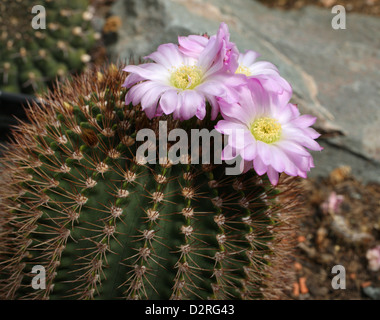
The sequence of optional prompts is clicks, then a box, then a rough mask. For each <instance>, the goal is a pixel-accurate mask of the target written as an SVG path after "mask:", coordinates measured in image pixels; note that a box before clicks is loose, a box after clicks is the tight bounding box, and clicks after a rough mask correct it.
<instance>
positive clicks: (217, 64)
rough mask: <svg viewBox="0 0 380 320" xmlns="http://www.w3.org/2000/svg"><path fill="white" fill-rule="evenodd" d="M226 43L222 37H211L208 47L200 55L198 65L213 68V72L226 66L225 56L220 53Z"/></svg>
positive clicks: (204, 68) (203, 67)
mask: <svg viewBox="0 0 380 320" xmlns="http://www.w3.org/2000/svg"><path fill="white" fill-rule="evenodd" d="M223 48H224V43H223V41H222V39H220V38H217V37H211V38H210V40H209V41H208V42H207V45H206V47H205V48H204V50H203V51H202V52H201V54H200V55H199V60H198V66H199V67H201V68H202V69H203V70H209V69H211V68H213V72H216V71H217V70H220V69H222V68H223V66H224V61H223V58H224V57H223V56H222V55H220V54H219V53H220V52H221V51H222V50H223Z"/></svg>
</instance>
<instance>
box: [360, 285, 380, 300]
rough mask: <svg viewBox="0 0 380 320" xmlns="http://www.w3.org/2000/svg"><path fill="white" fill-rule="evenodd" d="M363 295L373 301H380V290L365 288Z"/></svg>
mask: <svg viewBox="0 0 380 320" xmlns="http://www.w3.org/2000/svg"><path fill="white" fill-rule="evenodd" d="M363 293H364V294H365V295H366V296H367V297H369V298H371V299H373V300H380V288H375V287H371V286H369V287H365V288H363Z"/></svg>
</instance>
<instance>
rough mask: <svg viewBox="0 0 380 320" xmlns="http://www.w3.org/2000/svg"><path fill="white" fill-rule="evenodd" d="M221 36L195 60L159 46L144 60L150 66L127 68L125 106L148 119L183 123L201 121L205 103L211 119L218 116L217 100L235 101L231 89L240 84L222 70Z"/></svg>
mask: <svg viewBox="0 0 380 320" xmlns="http://www.w3.org/2000/svg"><path fill="white" fill-rule="evenodd" d="M224 50H225V43H224V40H223V35H222V34H219V36H217V37H214V38H212V39H210V40H209V41H208V43H207V45H206V46H205V48H204V49H203V50H202V52H201V54H200V55H199V57H198V58H194V57H190V56H187V55H185V54H184V53H182V52H181V51H180V50H179V48H178V46H177V45H175V44H172V43H168V44H163V45H160V46H159V47H158V49H157V51H155V52H153V53H152V54H150V55H148V56H147V57H145V59H147V58H149V59H151V60H153V61H154V62H153V63H145V64H141V65H137V66H136V65H128V66H127V67H125V68H124V69H123V70H124V71H126V72H130V74H129V75H128V76H127V78H126V80H125V82H124V84H123V86H124V87H127V88H130V90H129V91H128V92H127V95H126V104H129V103H132V104H133V105H137V104H138V103H140V104H141V107H142V109H143V110H144V111H145V113H146V115H147V116H148V117H149V118H153V117H155V116H158V115H162V113H165V114H173V117H174V118H175V119H180V120H187V119H190V118H192V117H193V116H194V115H195V116H197V117H198V118H199V119H203V118H204V117H205V115H206V101H207V102H209V103H210V105H211V107H212V119H215V118H216V116H217V115H218V113H219V103H218V100H217V98H219V97H222V98H223V99H225V100H226V101H228V102H233V101H236V93H235V91H234V90H232V88H233V87H235V86H238V85H241V84H243V83H244V80H242V79H239V78H236V77H234V76H233V74H230V73H228V72H227V71H226V70H225V62H224V57H223V56H222V55H221V54H220V53H221V51H224Z"/></svg>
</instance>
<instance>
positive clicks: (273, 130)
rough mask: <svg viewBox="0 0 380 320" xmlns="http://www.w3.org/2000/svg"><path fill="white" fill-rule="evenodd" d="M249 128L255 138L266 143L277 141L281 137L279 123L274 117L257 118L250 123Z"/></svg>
mask: <svg viewBox="0 0 380 320" xmlns="http://www.w3.org/2000/svg"><path fill="white" fill-rule="evenodd" d="M250 130H251V133H252V135H253V136H254V137H255V139H256V140H260V141H262V142H265V143H268V144H270V143H274V142H277V141H278V140H280V138H281V131H282V130H281V124H279V123H278V122H277V120H276V119H272V118H268V117H263V118H259V119H257V120H255V122H253V123H252V124H251V127H250Z"/></svg>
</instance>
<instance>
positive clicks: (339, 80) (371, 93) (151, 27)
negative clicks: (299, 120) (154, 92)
mask: <svg viewBox="0 0 380 320" xmlns="http://www.w3.org/2000/svg"><path fill="white" fill-rule="evenodd" d="M111 11H112V14H116V15H120V17H121V18H122V21H123V26H122V28H121V29H120V31H119V37H118V39H119V40H118V42H117V43H115V44H113V45H112V46H111V47H110V48H109V51H110V59H111V60H121V61H129V60H128V59H129V58H131V57H132V58H134V61H137V60H138V58H139V57H143V56H145V55H147V54H149V53H150V52H152V51H154V50H155V49H156V48H157V46H158V45H159V44H161V43H166V42H177V36H178V35H188V34H202V33H204V32H207V33H208V34H215V33H216V31H217V29H218V26H219V24H220V22H222V21H223V22H226V23H227V24H228V26H229V28H230V32H231V39H232V41H234V42H235V43H236V44H237V46H238V48H239V49H240V51H244V50H247V49H251V50H255V51H257V52H260V53H261V58H262V60H267V61H270V62H272V63H274V64H275V65H277V67H278V68H279V70H280V72H281V74H282V75H283V76H284V77H285V78H286V79H287V80H288V81H289V82H290V83H291V84H292V86H293V89H294V98H293V102H294V103H297V104H298V105H299V107H300V109H301V111H302V112H303V113H308V114H313V115H316V116H317V117H318V121H317V123H316V125H315V127H316V128H317V130H319V131H321V132H324V133H326V132H327V133H330V134H331V137H330V138H328V139H327V140H326V141H323V142H322V144H323V145H324V146H325V150H324V151H322V152H320V153H314V156H315V163H316V168H315V169H314V170H312V173H311V175H312V176H313V175H321V174H327V173H328V171H329V170H331V169H333V168H335V167H337V166H339V165H350V166H351V167H352V169H353V173H354V174H355V175H357V176H358V177H359V178H361V179H362V180H363V181H364V182H367V181H371V180H372V181H377V182H380V137H379V136H380V105H379V103H380V37H378V36H377V34H378V30H380V19H377V18H375V17H369V16H364V15H360V14H351V13H350V14H347V23H346V29H345V30H334V29H333V28H332V26H331V21H332V18H333V17H334V14H332V13H331V11H330V10H328V9H322V8H317V7H306V8H304V9H302V10H298V11H282V10H277V9H269V8H267V7H265V6H263V5H262V4H260V3H258V2H256V1H253V0H234V1H229V0H207V1H206V0H156V1H153V0H118V1H116V2H115V4H114V5H113V7H112V9H111Z"/></svg>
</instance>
